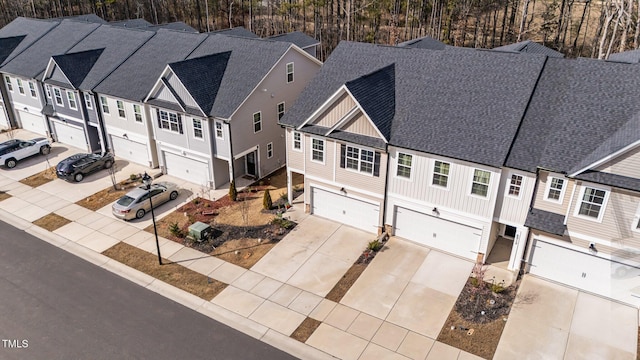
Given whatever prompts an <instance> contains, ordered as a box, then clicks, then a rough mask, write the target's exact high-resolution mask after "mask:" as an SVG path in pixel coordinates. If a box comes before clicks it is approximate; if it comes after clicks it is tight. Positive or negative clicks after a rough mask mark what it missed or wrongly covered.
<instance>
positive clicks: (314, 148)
mask: <svg viewBox="0 0 640 360" xmlns="http://www.w3.org/2000/svg"><path fill="white" fill-rule="evenodd" d="M311 160H312V161H315V162H319V163H322V164H324V140H321V139H313V140H312V141H311Z"/></svg>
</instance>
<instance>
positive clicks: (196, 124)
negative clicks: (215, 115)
mask: <svg viewBox="0 0 640 360" xmlns="http://www.w3.org/2000/svg"><path fill="white" fill-rule="evenodd" d="M193 137H194V138H196V139H201V140H202V139H203V135H202V120H200V119H193Z"/></svg>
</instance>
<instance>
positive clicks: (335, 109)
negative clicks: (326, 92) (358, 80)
mask: <svg viewBox="0 0 640 360" xmlns="http://www.w3.org/2000/svg"><path fill="white" fill-rule="evenodd" d="M355 106H356V103H355V101H353V98H351V96H350V95H349V94H347V93H344V94H343V95H341V96H340V97H339V98H338V99H336V100H334V102H333V104H332V105H331V106H330V107H329V108H328V109H327V110H325V111H324V112H323V113H322V114H320V116H318V120H317V121H314V124H315V125H320V126H324V127H328V128H330V127H333V125H335V124H336V123H337V122H338V121H340V119H342V117H343V116H345V115H346V114H347V113H348V112H349V111H351V109H353V108H354V107H355Z"/></svg>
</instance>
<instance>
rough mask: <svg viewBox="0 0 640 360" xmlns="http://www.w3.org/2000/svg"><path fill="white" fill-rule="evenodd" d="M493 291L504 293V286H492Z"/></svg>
mask: <svg viewBox="0 0 640 360" xmlns="http://www.w3.org/2000/svg"><path fill="white" fill-rule="evenodd" d="M491 291H492V292H494V293H496V294H500V293H501V292H503V291H504V286H502V284H491Z"/></svg>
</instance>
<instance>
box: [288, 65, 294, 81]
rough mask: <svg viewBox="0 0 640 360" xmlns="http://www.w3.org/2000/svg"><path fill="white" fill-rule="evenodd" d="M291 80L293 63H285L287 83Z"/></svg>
mask: <svg viewBox="0 0 640 360" xmlns="http://www.w3.org/2000/svg"><path fill="white" fill-rule="evenodd" d="M292 82H293V63H292V62H291V63H288V64H287V83H292Z"/></svg>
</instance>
